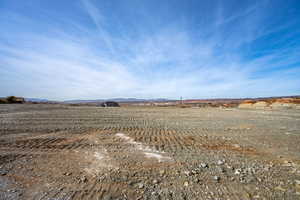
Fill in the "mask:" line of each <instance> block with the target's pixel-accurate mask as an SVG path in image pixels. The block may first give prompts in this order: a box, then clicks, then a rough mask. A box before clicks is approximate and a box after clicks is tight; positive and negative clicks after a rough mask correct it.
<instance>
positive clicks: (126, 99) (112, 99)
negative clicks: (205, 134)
mask: <svg viewBox="0 0 300 200" xmlns="http://www.w3.org/2000/svg"><path fill="white" fill-rule="evenodd" d="M104 101H116V102H122V103H124V102H151V101H155V102H163V101H170V100H169V99H164V98H157V99H138V98H111V99H95V100H80V99H78V100H77V99H76V100H67V101H63V103H71V104H73V103H74V104H75V103H101V102H104Z"/></svg>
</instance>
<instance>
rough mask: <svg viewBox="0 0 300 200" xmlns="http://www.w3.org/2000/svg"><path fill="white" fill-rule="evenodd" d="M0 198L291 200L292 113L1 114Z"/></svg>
mask: <svg viewBox="0 0 300 200" xmlns="http://www.w3.org/2000/svg"><path fill="white" fill-rule="evenodd" d="M0 134H1V135H0V175H1V176H0V199H170V200H171V199H300V145H299V142H300V111H299V110H298V111H297V110H273V111H272V110H242V109H219V108H211V109H209V108H206V109H199V108H185V109H182V108H133V107H132V108H131V107H128V108H122V107H121V108H100V107H75V106H62V105H0Z"/></svg>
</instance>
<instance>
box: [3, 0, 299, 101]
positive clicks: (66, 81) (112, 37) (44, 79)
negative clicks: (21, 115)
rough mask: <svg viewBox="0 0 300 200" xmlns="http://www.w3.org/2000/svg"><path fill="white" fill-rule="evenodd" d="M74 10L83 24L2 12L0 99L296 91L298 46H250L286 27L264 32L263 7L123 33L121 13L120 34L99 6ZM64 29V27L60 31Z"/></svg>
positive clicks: (84, 0) (86, 3)
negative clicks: (199, 24) (200, 23)
mask: <svg viewBox="0 0 300 200" xmlns="http://www.w3.org/2000/svg"><path fill="white" fill-rule="evenodd" d="M76 5H78V9H80V10H81V11H82V13H83V16H82V18H83V19H86V20H89V21H90V22H91V23H90V25H88V24H85V23H82V22H78V21H74V20H71V19H68V20H59V19H57V18H55V19H53V20H51V19H50V20H48V21H46V23H47V25H45V26H44V25H43V24H41V20H38V19H33V18H31V17H26V16H23V15H14V14H13V13H11V14H9V15H8V13H9V12H6V14H5V15H4V14H2V15H0V20H4V21H2V23H0V26H1V27H5V28H6V32H1V33H0V46H1V48H0V75H1V80H2V82H3V83H2V84H1V86H0V94H1V95H2V96H5V95H11V94H16V95H22V96H27V97H42V98H50V99H59V100H62V99H78V98H82V99H90V98H93V99H94V98H110V97H143V98H153V97H167V98H179V97H180V96H183V97H185V98H207V97H246V96H252V97H253V96H271V95H290V94H295V93H299V92H300V87H299V85H300V80H299V78H298V77H299V76H297V75H300V66H299V62H300V60H299V52H300V51H299V46H298V45H294V46H284V45H280V46H278V47H277V48H273V49H271V48H267V50H266V49H265V48H258V47H256V45H268V44H264V43H263V44H262V43H257V41H258V40H263V41H264V37H267V36H270V35H272V34H276V33H279V32H280V31H282V30H284V29H286V28H289V26H288V25H286V26H282V28H278V27H277V28H276V27H267V26H265V24H266V23H267V22H266V21H265V19H268V18H267V17H268V15H271V14H272V13H271V12H270V13H269V11H268V12H267V10H266V5H268V2H263V3H257V4H254V5H248V6H246V7H245V9H242V10H239V11H237V12H234V13H233V14H232V15H226V17H225V16H223V14H222V13H221V14H220V10H218V9H216V10H213V11H214V12H215V13H212V15H215V16H218V17H216V18H215V19H214V20H215V21H213V24H215V25H217V26H211V25H210V23H211V22H207V29H206V30H203V29H201V30H196V29H195V30H191V28H190V27H189V25H186V26H182V25H179V24H177V23H176V22H175V23H174V22H170V23H166V24H165V26H163V27H161V26H159V27H156V29H154V30H153V31H152V32H147V31H140V27H139V29H138V28H136V26H130V27H128V29H131V28H132V30H126V31H125V30H124V29H123V27H124V24H122V16H119V18H118V20H119V21H118V23H115V25H116V26H118V25H120V24H122V25H120V26H122V28H116V27H113V26H112V25H111V24H110V23H112V22H113V20H112V19H110V17H111V16H106V14H107V10H106V12H102V10H101V5H98V4H96V1H94V2H93V1H90V0H81V1H80V3H79V4H76ZM129 6H130V5H129ZM227 9H229V8H227V7H226V6H225V5H221V10H223V11H222V12H223V13H230V12H229V10H227ZM148 14H149V13H148ZM11 16H14V17H11ZM84 17H86V18H84ZM132 20H138V19H134V18H132ZM120 22H121V23H120ZM11 23H13V25H11ZM65 23H67V24H68V27H65V28H62V27H63V26H64V24H65ZM9 24H10V25H9ZM36 24H38V26H36ZM144 26H147V24H144ZM31 27H35V29H33V30H32V29H31ZM46 27H47V28H49V27H51V29H47V30H45V28H46ZM113 28H115V29H113ZM115 30H124V31H123V32H122V31H121V32H118V33H114V31H115ZM293 36H294V35H293V34H288V33H281V37H278V38H277V39H276V40H272V41H270V42H272V43H274V44H276V43H277V42H279V41H280V39H282V40H283V41H285V40H289V39H290V37H293ZM271 38H272V37H271ZM256 52H260V54H259V55H256ZM261 52H263V53H261Z"/></svg>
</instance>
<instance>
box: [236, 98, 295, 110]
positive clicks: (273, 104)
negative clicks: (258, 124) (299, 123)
mask: <svg viewBox="0 0 300 200" xmlns="http://www.w3.org/2000/svg"><path fill="white" fill-rule="evenodd" d="M238 108H249V109H300V99H298V98H278V99H276V98H272V99H264V100H245V101H243V102H242V103H240V104H239V105H238Z"/></svg>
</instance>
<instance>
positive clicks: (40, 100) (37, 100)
mask: <svg viewBox="0 0 300 200" xmlns="http://www.w3.org/2000/svg"><path fill="white" fill-rule="evenodd" d="M25 101H26V102H37V103H40V102H43V103H45V102H53V101H50V100H48V99H39V98H25Z"/></svg>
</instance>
